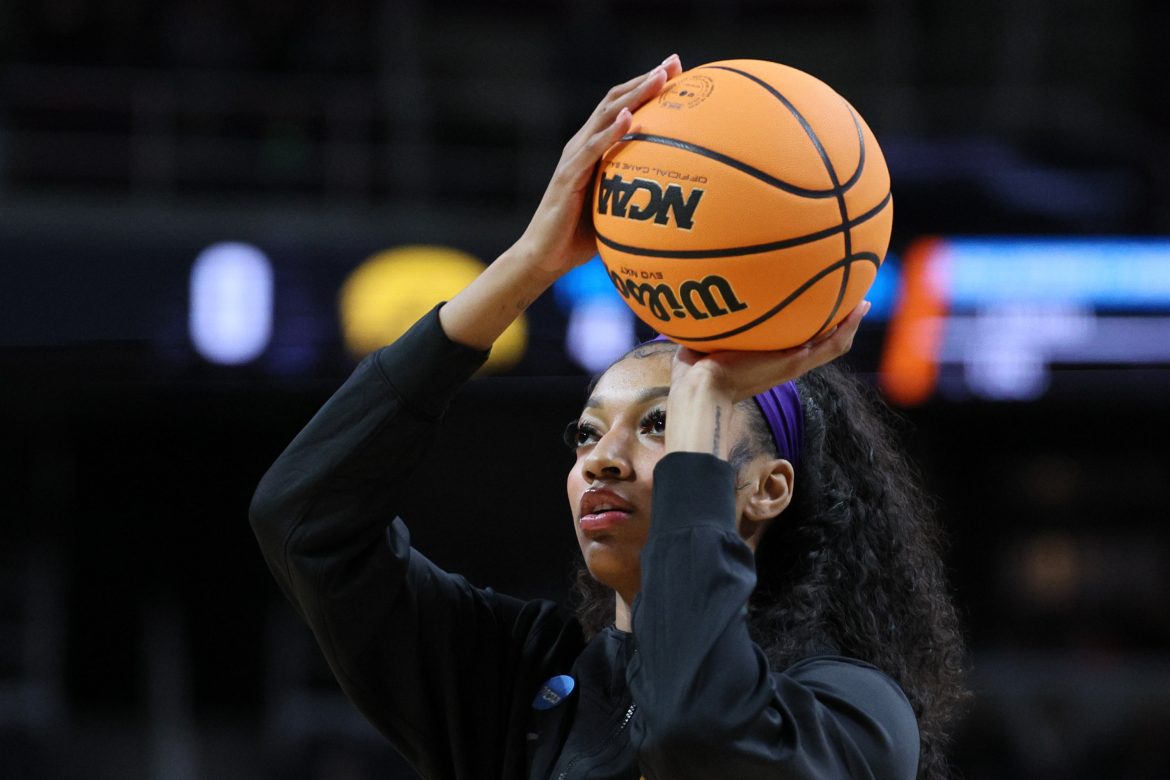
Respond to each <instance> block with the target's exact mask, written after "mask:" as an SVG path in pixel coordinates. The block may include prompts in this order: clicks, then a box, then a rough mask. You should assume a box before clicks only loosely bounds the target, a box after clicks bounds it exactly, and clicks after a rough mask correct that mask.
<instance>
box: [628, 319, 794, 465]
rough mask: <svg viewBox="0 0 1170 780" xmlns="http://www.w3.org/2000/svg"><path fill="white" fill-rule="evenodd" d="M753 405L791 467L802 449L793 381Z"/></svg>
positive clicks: (758, 397) (759, 397)
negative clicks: (761, 415)
mask: <svg viewBox="0 0 1170 780" xmlns="http://www.w3.org/2000/svg"><path fill="white" fill-rule="evenodd" d="M655 341H670V339H668V338H667V337H666V336H662V335H659V336H656V337H655V338H652V339H650V341H647V342H645V343H647V344H650V343H652V342H655ZM755 400H756V406H758V407H760V411H761V412H763V414H764V420H765V421H766V422H767V423H768V429H769V430H770V431H772V441H774V442H776V452H777V453H778V454H779V455H780V457H781V458H784V460H786V461H788V462H789V463H791V464H792V465H794V466H795V465H796V464H797V462H798V461H799V460H800V451H801V449H802V448H803V446H804V406H803V403H802V401H801V399H800V390H798V389H797V387H796V382H791V381H789V382H784V383H783V384H779V385H776V386H775V387H771V388H769V389H767V390H765V391H764V392H762V393H759V394H758V395H756V396H755Z"/></svg>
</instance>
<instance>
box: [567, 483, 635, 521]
mask: <svg viewBox="0 0 1170 780" xmlns="http://www.w3.org/2000/svg"><path fill="white" fill-rule="evenodd" d="M633 511H634V507H633V505H632V504H631V503H630V502H629V501H626V500H625V499H624V498H622V497H621V496H620V495H618V494H617V493H615V492H614V491H612V490H607V489H606V488H592V489H590V490H586V491H585V493H584V494H583V495H582V496H581V504H580V513H579V515H578V516H579V517H580V520H579V523H580V525H581V529H582V530H584V531H601V530H604V529H606V528H610V527H612V526H615V525H619V524H621V523H623V522H625V520H626V518H628V517H629V516H630V513H631V512H633Z"/></svg>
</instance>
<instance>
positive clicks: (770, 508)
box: [739, 458, 796, 550]
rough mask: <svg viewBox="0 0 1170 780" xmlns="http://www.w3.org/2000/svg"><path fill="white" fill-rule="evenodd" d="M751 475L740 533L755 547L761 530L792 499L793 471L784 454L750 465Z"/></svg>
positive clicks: (741, 517)
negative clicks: (753, 465)
mask: <svg viewBox="0 0 1170 780" xmlns="http://www.w3.org/2000/svg"><path fill="white" fill-rule="evenodd" d="M752 472H753V473H752V479H751V481H750V482H749V483H748V484H747V485H745V486H744V489H745V490H748V491H751V492H750V493H749V494H748V495H747V498H746V502H745V504H744V508H743V513H742V514H741V515H740V528H739V533H740V536H742V537H743V539H744V541H746V542H747V543H748V545H750V546H751V548H752V549H753V550H754V549H755V547H756V543H758V542H759V540H760V537H762V536H763V535H764V531H766V530H767V528H768V526H769V525H771V523H772V521H773V520H775V519H776V518H777V517H778V516H779V515H780V513H781V512H783V511H784V510H785V509H787V508H788V505H789V504H790V503H792V488H793V484H794V482H795V478H796V474H795V471H794V470H793V468H792V464H791V463H789V462H788V461H786V460H784V459H783V458H777V459H775V460H768V461H763V462H761V463H760V464H759V465H758V467H757V468H756V469H752Z"/></svg>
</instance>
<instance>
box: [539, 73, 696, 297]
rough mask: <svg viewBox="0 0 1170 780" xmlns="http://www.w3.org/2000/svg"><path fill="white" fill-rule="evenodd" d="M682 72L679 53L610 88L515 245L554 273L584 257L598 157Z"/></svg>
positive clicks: (591, 237)
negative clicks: (668, 83) (648, 70)
mask: <svg viewBox="0 0 1170 780" xmlns="http://www.w3.org/2000/svg"><path fill="white" fill-rule="evenodd" d="M681 72H682V63H681V62H680V61H679V57H678V55H677V54H672V55H670V56H669V57H667V58H666V59H665V60H663V62H662V64H661V65H659V66H658V67H656V68H654V69H653V70H651V71H650V72H649V73H643V74H642V75H640V76H637V77H635V78H632V79H630V80H629V81H627V82H626V83H624V84H619V85H617V86H616V87H614V88H613V89H611V90H610V91H609V93H608V94H607V95H606V96H605V99H604V100H602V101H601V103H600V104H599V105H598V106H597V108H596V109H595V110H594V111H593V114H592V115H591V116H590V117H589V119H588V121H586V122H585V124H584V125H583V126H582V127H581V129H580V130H578V131H577V133H576V135H574V136H573V137H572V138H570V139H569V142H568V143H567V144H565V149H564V152H563V153H562V154H561V159H560V162H559V163H558V164H557V169H556V172H555V173H553V177H552V180H551V181H550V182H549V185H548V189H546V190H545V193H544V197H543V198H541V201H540V205H539V206H538V207H537V209H536V213H535V214H534V215H533V217H532V221H531V222H530V223H529V225H528V228H527V229H526V230H525V231H524V234H523V235H522V236H521V237H520V240H519V241H518V242H517V245H516V248H517V249H520V250H521V251H522V253H523V254H524V255H525V256H526V257H528V258H530V260H531V262H533V263H534V264H535V266H536V268H538V269H539V270H540V271H542V272H545V273H548V274H551V275H552V276H553V277H554V278H555V277H559V276H560V275H561V274H564V273H565V272H567V271H569V270H571V269H572V268H574V267H576V266H578V265H580V264H582V263H584V262H585V261H586V260H588V259H589V258H591V257H592V256H593V255H594V254H595V253H596V251H597V247H596V237H595V234H594V232H593V218H592V214H591V210H590V209H589V207H588V203H589V199H590V193H591V190H592V186H593V177H594V173H595V171H596V170H597V163H598V162H599V161H600V160H601V157H602V155H603V154H605V152H606V150H607V149H609V148H610V147H611V146H613V145H614V144H615V143H617V142H618V141H619V140H621V137H622V136H623V135H625V134H626V133H628V132H629V131H630V127H631V125H632V123H633V117H632V113H633V112H634V111H637V110H638V108H640V107H641V106H642V105H643V104H644V103H646V102H647V101H649V100H651V99H652V98H654V97H655V96H656V95H658V93H659V92H661V91H662V87H663V86H664V85H665V84H666V82H667V81H669V80H670V79H672V78H674V77H675V76H677V75H678V74H679V73H681Z"/></svg>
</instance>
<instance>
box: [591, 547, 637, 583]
mask: <svg viewBox="0 0 1170 780" xmlns="http://www.w3.org/2000/svg"><path fill="white" fill-rule="evenodd" d="M623 547H624V545H621V544H618V543H615V541H614V540H613V538H612V537H606V538H602V539H597V540H593V539H587V540H583V542H582V553H583V554H584V556H585V566H586V567H587V568H588V569H589V573H590V574H591V575H593V579H595V580H597V581H598V582H600V583H601V584H602V585H605V586H606V587H607V588H611V589H612V590H616V591H628V590H630V589H631V588H630V586H631V584H633V585H634V587H633V590H634V591H635V592H636V591H637V590H638V588H637V584H638V583H640V582H641V579H642V561H641V554H640V553H641V549H638V550H629V549H623Z"/></svg>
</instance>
